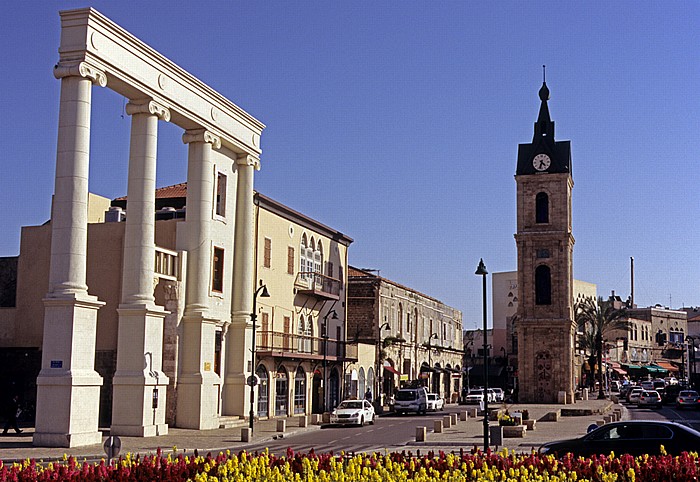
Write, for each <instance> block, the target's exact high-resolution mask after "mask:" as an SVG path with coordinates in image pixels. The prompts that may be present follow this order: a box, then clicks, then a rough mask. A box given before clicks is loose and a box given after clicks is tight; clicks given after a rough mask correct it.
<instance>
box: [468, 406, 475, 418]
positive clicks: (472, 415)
mask: <svg viewBox="0 0 700 482" xmlns="http://www.w3.org/2000/svg"><path fill="white" fill-rule="evenodd" d="M467 414H468V415H469V418H476V408H470V409H468V410H467Z"/></svg>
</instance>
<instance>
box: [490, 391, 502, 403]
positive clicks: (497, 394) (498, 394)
mask: <svg viewBox="0 0 700 482" xmlns="http://www.w3.org/2000/svg"><path fill="white" fill-rule="evenodd" d="M489 390H493V395H494V398H493V401H494V402H502V401H503V400H504V399H505V398H506V397H505V393H503V389H502V388H493V389H491V388H489Z"/></svg>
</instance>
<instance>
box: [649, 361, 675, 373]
mask: <svg viewBox="0 0 700 482" xmlns="http://www.w3.org/2000/svg"><path fill="white" fill-rule="evenodd" d="M654 365H656V366H658V367H661V368H664V369H665V370H668V371H669V372H677V371H678V367H676V366H675V365H671V364H670V363H669V362H667V361H657V362H654Z"/></svg>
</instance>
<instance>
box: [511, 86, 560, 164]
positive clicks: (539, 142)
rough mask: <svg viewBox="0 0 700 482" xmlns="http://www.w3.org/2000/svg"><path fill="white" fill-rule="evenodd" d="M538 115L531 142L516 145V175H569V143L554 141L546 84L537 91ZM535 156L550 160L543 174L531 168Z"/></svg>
mask: <svg viewBox="0 0 700 482" xmlns="http://www.w3.org/2000/svg"><path fill="white" fill-rule="evenodd" d="M539 96H540V101H541V102H542V103H541V104H540V113H539V115H538V116H537V122H535V133H534V135H533V137H532V142H531V143H529V144H520V145H518V166H517V169H516V171H515V174H516V175H525V174H546V173H562V172H563V173H571V142H570V141H559V142H557V141H555V140H554V122H553V121H552V119H551V117H550V116H549V106H548V105H547V101H548V100H549V88H548V87H547V82H545V81H543V82H542V87H541V88H540V91H539ZM537 154H547V155H548V156H549V157H550V158H551V159H552V164H551V166H550V167H549V169H547V170H546V171H544V172H538V171H537V170H535V168H534V167H533V166H532V159H533V158H534V157H535V156H536V155H537Z"/></svg>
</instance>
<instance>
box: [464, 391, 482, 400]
mask: <svg viewBox="0 0 700 482" xmlns="http://www.w3.org/2000/svg"><path fill="white" fill-rule="evenodd" d="M483 401H484V389H483V388H472V389H471V390H469V394H468V395H467V397H466V398H465V402H466V403H481V402H483Z"/></svg>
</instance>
